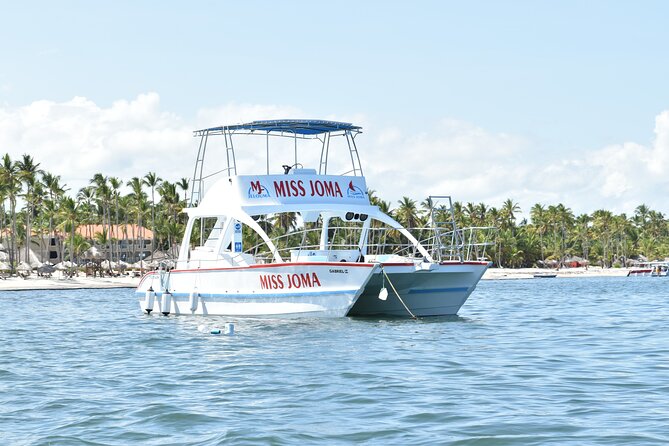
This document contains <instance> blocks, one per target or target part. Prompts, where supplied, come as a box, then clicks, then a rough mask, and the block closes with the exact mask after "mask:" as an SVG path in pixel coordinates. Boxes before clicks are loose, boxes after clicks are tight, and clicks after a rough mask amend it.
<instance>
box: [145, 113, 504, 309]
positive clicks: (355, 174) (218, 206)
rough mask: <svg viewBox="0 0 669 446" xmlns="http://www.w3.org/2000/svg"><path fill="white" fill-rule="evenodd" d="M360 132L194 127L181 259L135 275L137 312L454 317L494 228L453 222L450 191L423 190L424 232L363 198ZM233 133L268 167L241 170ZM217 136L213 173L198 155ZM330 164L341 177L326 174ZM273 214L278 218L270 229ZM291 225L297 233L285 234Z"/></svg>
mask: <svg viewBox="0 0 669 446" xmlns="http://www.w3.org/2000/svg"><path fill="white" fill-rule="evenodd" d="M360 133H361V128H360V127H358V126H355V125H352V124H349V123H342V122H333V121H319V120H275V121H254V122H250V123H246V124H239V125H230V126H222V127H213V128H207V129H202V130H198V131H196V132H195V136H196V137H199V139H200V144H199V151H198V156H197V161H196V165H195V173H194V175H193V181H192V183H191V185H190V192H191V199H190V207H187V208H186V209H184V212H186V213H187V214H188V217H189V219H188V224H187V226H186V230H185V234H184V237H183V241H182V243H181V249H180V252H179V258H178V260H177V262H176V266H175V268H173V269H171V270H167V269H160V270H157V271H153V272H150V273H148V274H146V275H145V276H144V277H143V278H142V280H141V282H140V284H139V286H138V287H137V290H136V295H137V298H138V300H139V305H140V307H141V309H142V310H143V311H144V312H146V313H151V312H155V313H162V314H164V315H168V314H196V315H229V316H295V315H298V316H310V315H311V316H369V315H389V316H438V315H453V314H456V313H457V312H458V310H459V309H460V307H461V306H462V305H463V304H464V303H465V301H466V300H467V298H468V297H469V295H470V294H471V293H472V292H473V291H474V289H475V287H476V285H477V283H478V282H479V280H480V279H481V276H483V273H484V272H485V271H486V269H487V268H488V266H489V262H488V261H486V260H479V259H481V258H484V256H485V249H486V246H488V243H487V242H486V241H485V239H484V236H485V232H486V231H487V230H489V229H491V228H467V229H460V228H457V227H456V225H455V220H454V214H453V211H452V202H451V199H450V197H448V196H433V197H430V200H431V203H433V209H432V210H431V211H430V214H431V215H430V223H431V225H430V227H429V228H419V229H417V230H409V229H407V228H404V227H403V226H402V225H401V224H400V223H398V222H397V221H396V220H395V219H393V218H392V217H390V216H389V215H387V214H385V213H383V212H382V211H381V210H380V209H379V207H378V206H375V205H373V204H372V203H371V202H370V197H369V193H368V190H367V184H366V180H365V177H364V176H363V173H362V166H361V163H360V157H359V154H358V149H357V147H356V144H355V137H356V136H357V135H358V134H360ZM239 135H245V136H248V137H250V138H252V137H256V139H261V142H262V143H263V144H262V145H261V150H260V151H259V150H258V149H257V148H256V149H255V150H252V151H250V152H247V153H248V158H251V159H253V160H256V162H257V159H258V158H259V157H260V156H261V155H264V158H265V159H264V160H263V161H264V163H263V164H265V166H266V169H265V172H263V173H261V174H251V175H245V174H244V175H242V174H238V164H237V157H236V155H237V154H236V152H235V148H234V146H233V141H232V140H233V136H234V137H235V138H236V137H237V136H239ZM215 136H219V137H222V138H221V139H222V143H223V144H222V146H223V147H222V149H221V150H220V151H219V152H218V154H219V155H221V154H222V156H221V158H222V160H221V164H223V165H220V164H216V165H215V166H213V167H212V168H211V173H209V172H208V171H206V170H205V167H206V164H205V154H206V153H207V148H208V145H210V142H211V141H210V140H213V139H214V138H213V137H215ZM337 138H338V139H339V140H342V141H343V144H340V145H339V147H338V149H340V151H339V157H337V156H336V153H337V152H335V148H334V145H333V146H332V147H331V140H333V141H334V140H335V139H337ZM270 139H272V140H273V141H274V139H276V140H278V143H277V144H278V146H279V148H278V149H277V150H278V153H275V152H274V151H270ZM298 143H300V144H298ZM302 143H305V144H307V145H309V144H308V143H310V144H311V150H303V149H302V147H301V144H302ZM314 145H315V146H316V149H315V150H314V148H313V147H314ZM211 150H212V149H211V148H210V149H209V151H211ZM215 153H216V152H215ZM276 159H281V160H282V161H283V162H284V163H286V164H280V167H281V168H280V169H279V172H276V170H274V169H272V162H275V160H276ZM288 159H290V161H287V160H288ZM342 159H343V160H348V161H346V163H344V161H342ZM335 169H337V170H338V171H343V172H344V173H343V174H331V173H330V172H332V171H333V170H335ZM205 183H207V184H206V185H207V186H208V188H207V190H206V193H205ZM270 221H274V222H279V223H280V225H279V230H278V231H277V230H276V229H275V228H276V227H272V228H271V227H270V226H272V225H269V224H268V222H270ZM296 226H299V227H302V229H301V230H299V231H298V230H296V231H293V230H292V228H294V227H296ZM281 228H283V229H281ZM474 259H476V260H474Z"/></svg>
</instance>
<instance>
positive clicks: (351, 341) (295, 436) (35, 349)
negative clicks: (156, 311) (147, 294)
mask: <svg viewBox="0 0 669 446" xmlns="http://www.w3.org/2000/svg"><path fill="white" fill-rule="evenodd" d="M667 286H669V281H666V280H662V279H655V280H653V279H649V280H629V279H626V278H601V279H556V280H552V281H545V280H542V281H534V280H517V281H499V282H497V281H487V282H483V283H481V284H480V285H479V289H478V290H477V291H476V293H475V294H474V295H473V296H472V298H471V299H470V301H469V302H467V304H466V305H465V306H464V307H463V309H462V311H461V315H460V316H456V317H448V318H429V319H422V320H418V321H412V320H404V319H392V318H390V319H364V318H352V319H348V318H342V319H330V320H319V319H297V320H262V319H239V320H230V319H229V318H201V317H168V318H165V317H161V316H155V315H154V316H143V315H141V314H140V313H139V310H138V308H137V305H136V303H135V302H134V298H133V295H132V291H130V290H98V291H96V290H68V291H49V292H5V293H0V315H2V316H0V317H1V318H2V319H0V437H1V438H2V444H10V445H14V444H16V445H27V444H30V445H32V444H37V445H48V444H59V445H60V444H66V445H70V444H71V445H125V444H147V445H154V444H155V445H165V444H167V445H169V444H173V445H221V444H225V445H229V444H232V445H235V444H244V445H247V444H263V445H264V444H278V445H283V444H286V445H292V444H296V443H300V444H301V443H306V444H309V443H325V444H358V443H364V444H434V443H440V444H452V445H545V444H559V445H563V444H573V445H582V444H601V445H608V444H611V445H637V444H649V445H653V444H658V445H659V444H666V443H668V442H669V431H667V429H666V420H667V419H669V405H667V401H669V373H667V372H669V370H668V369H669V347H668V346H669V331H668V330H666V328H665V326H666V321H667V320H668V316H669V310H667V302H666V295H667ZM226 322H234V323H235V325H236V327H235V330H236V334H235V335H234V336H212V335H210V334H209V332H208V331H206V330H205V331H204V332H200V331H198V326H199V325H202V324H206V325H207V326H208V327H212V326H218V327H223V326H224V324H225V323H226Z"/></svg>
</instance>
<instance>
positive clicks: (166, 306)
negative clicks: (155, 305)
mask: <svg viewBox="0 0 669 446" xmlns="http://www.w3.org/2000/svg"><path fill="white" fill-rule="evenodd" d="M171 307H172V293H170V292H169V291H167V290H165V292H163V295H162V297H161V299H160V311H161V312H162V313H163V316H168V315H169V314H170V309H171Z"/></svg>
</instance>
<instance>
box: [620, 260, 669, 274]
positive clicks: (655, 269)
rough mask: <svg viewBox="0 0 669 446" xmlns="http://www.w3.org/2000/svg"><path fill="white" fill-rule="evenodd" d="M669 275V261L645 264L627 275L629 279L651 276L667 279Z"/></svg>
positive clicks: (641, 264)
mask: <svg viewBox="0 0 669 446" xmlns="http://www.w3.org/2000/svg"><path fill="white" fill-rule="evenodd" d="M668 274H669V261H655V262H643V263H640V264H639V265H638V266H637V267H636V268H634V269H632V270H630V271H629V272H628V273H627V277H638V276H649V277H666V276H667V275H668Z"/></svg>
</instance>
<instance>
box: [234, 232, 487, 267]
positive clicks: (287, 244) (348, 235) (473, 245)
mask: <svg viewBox="0 0 669 446" xmlns="http://www.w3.org/2000/svg"><path fill="white" fill-rule="evenodd" d="M408 230H409V232H410V233H411V234H412V235H413V236H414V237H416V239H417V240H418V241H419V243H420V244H421V245H422V246H423V247H424V248H425V249H426V250H427V252H428V253H429V254H430V255H431V256H432V258H433V259H434V260H435V261H438V262H443V261H460V262H466V261H483V260H487V252H486V250H487V248H488V247H489V246H492V245H493V244H494V243H492V242H491V241H490V240H493V235H494V231H495V228H492V227H471V228H462V229H456V230H450V231H448V230H443V228H440V229H435V228H427V227H426V228H410V229H408ZM363 231H364V232H365V233H366V234H365V235H366V237H361V236H362V235H363V234H362V232H363ZM320 235H321V228H313V229H302V230H298V231H293V232H289V233H286V234H283V235H281V236H278V237H275V238H273V239H272V242H273V244H274V246H275V247H276V248H275V249H276V253H277V254H278V255H279V256H280V257H281V258H282V259H284V260H294V259H296V258H298V259H300V260H305V259H308V258H309V257H310V256H313V258H314V260H319V261H320V260H328V261H332V260H333V259H337V260H336V261H341V256H340V257H336V256H335V255H333V254H337V253H342V252H349V253H352V254H353V253H357V254H356V255H352V254H351V255H349V256H348V257H347V258H346V260H347V261H354V260H350V259H360V256H361V255H363V254H364V258H365V259H368V260H369V259H371V260H372V261H374V260H376V261H381V260H383V261H385V260H384V259H391V258H393V257H394V258H397V257H401V258H405V259H421V258H422V255H421V254H420V252H419V251H418V249H417V247H416V246H414V245H413V244H412V243H411V242H410V241H409V240H408V239H406V237H404V236H402V235H401V233H400V231H399V230H397V229H394V228H388V227H384V228H367V229H365V228H362V227H346V226H343V227H330V228H329V230H328V236H329V237H328V240H329V242H328V243H327V245H326V246H325V249H321V244H320ZM361 240H362V242H361ZM245 252H246V253H248V254H251V255H253V256H254V257H255V258H256V260H257V261H259V262H272V259H273V258H274V255H275V253H274V252H269V251H268V250H267V245H265V244H264V243H258V244H256V245H254V246H252V247H250V248H249V249H247V250H245Z"/></svg>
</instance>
